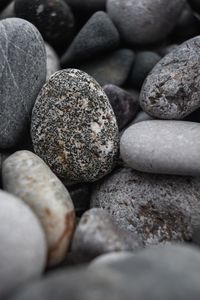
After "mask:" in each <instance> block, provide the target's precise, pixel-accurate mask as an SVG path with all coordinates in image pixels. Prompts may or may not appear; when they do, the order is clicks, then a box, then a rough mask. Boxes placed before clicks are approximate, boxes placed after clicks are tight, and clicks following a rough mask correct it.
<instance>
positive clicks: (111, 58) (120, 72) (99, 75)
mask: <svg viewBox="0 0 200 300" xmlns="http://www.w3.org/2000/svg"><path fill="white" fill-rule="evenodd" d="M134 57H135V55H134V52H133V51H131V50H129V49H119V50H116V51H114V52H113V53H111V54H108V55H106V56H105V55H104V56H103V57H100V58H99V59H96V60H91V62H87V63H85V64H82V65H80V66H79V68H80V69H81V70H83V71H85V72H86V73H88V74H89V75H91V76H92V77H94V78H95V79H96V80H97V82H98V83H99V84H100V85H101V86H104V85H106V84H114V85H118V86H122V85H123V84H124V83H125V82H126V80H127V79H128V75H129V73H130V70H131V67H132V64H133V61H134Z"/></svg>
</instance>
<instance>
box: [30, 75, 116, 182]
mask: <svg viewBox="0 0 200 300" xmlns="http://www.w3.org/2000/svg"><path fill="white" fill-rule="evenodd" d="M31 135H32V141H33V145H34V150H35V152H36V154H38V155H39V156H40V157H41V158H42V159H43V160H44V161H45V162H46V163H47V164H48V165H49V166H50V167H51V168H52V170H53V171H54V172H55V173H56V174H57V175H58V176H59V177H61V178H64V179H65V180H66V179H68V181H69V182H74V183H81V182H93V181H96V180H98V179H100V178H102V177H103V176H105V175H106V174H108V173H109V172H111V170H112V169H113V166H114V164H115V161H116V159H117V156H118V141H119V133H118V126H117V121H116V118H115V115H114V112H113V110H112V107H111V105H110V103H109V100H108V98H107V96H106V94H105V93H104V91H103V90H102V89H101V87H100V86H99V85H98V83H97V82H96V81H95V80H94V79H93V78H92V77H90V76H89V75H88V74H86V73H84V72H82V71H79V70H76V69H66V70H62V71H59V72H56V73H55V74H54V75H53V76H51V77H50V79H49V81H48V82H47V83H46V84H45V85H44V87H43V88H42V90H41V92H40V94H39V96H38V98H37V100H36V103H35V106H34V109H33V113H32V126H31Z"/></svg>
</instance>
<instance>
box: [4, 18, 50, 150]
mask: <svg viewBox="0 0 200 300" xmlns="http://www.w3.org/2000/svg"><path fill="white" fill-rule="evenodd" d="M0 66H1V67H0V77H1V86H0V94H1V99H0V148H10V147H13V146H14V145H15V144H17V143H18V142H19V141H20V139H21V138H22V137H23V134H24V132H25V131H27V130H28V128H29V123H30V117H31V111H32V108H33V105H34V102H35V100H36V97H37V95H38V93H39V91H40V89H41V87H42V85H43V84H44V82H45V79H46V53H45V47H44V42H43V40H42V37H41V35H40V33H39V32H38V30H37V29H36V28H35V27H34V26H33V25H32V24H30V23H29V22H27V21H25V20H22V19H17V18H10V19H5V20H2V21H0Z"/></svg>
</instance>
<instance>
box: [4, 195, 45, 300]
mask: <svg viewBox="0 0 200 300" xmlns="http://www.w3.org/2000/svg"><path fill="white" fill-rule="evenodd" d="M0 241H1V250H0V278H1V284H0V299H5V297H6V296H7V294H9V293H11V292H13V290H14V289H17V288H18V287H20V286H21V285H23V284H25V283H26V282H27V281H29V280H34V279H35V278H37V277H38V276H40V275H41V274H42V272H43V270H44V267H45V265H46V255H47V251H46V250H47V249H46V248H47V247H46V240H45V235H44V232H43V230H42V227H41V225H40V224H39V222H38V219H37V218H36V216H35V215H34V213H33V212H32V211H31V209H30V208H29V207H28V206H27V205H25V204H24V203H23V202H22V201H21V200H20V199H18V198H17V197H15V196H13V195H10V194H8V193H6V192H3V191H0ZM6 299H7V298H6Z"/></svg>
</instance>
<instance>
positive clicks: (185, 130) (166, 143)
mask: <svg viewBox="0 0 200 300" xmlns="http://www.w3.org/2000/svg"><path fill="white" fill-rule="evenodd" d="M199 153H200V124H199V123H194V122H184V121H160V120H151V121H145V122H141V123H139V124H134V125H133V126H130V127H129V128H128V129H127V130H126V131H125V132H124V134H123V136H122V137H121V143H120V154H121V157H122V159H123V161H124V162H125V163H126V165H127V166H129V167H131V168H133V169H135V170H138V171H142V172H148V173H156V174H174V175H192V176H195V175H200V162H199V159H198V158H199Z"/></svg>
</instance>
